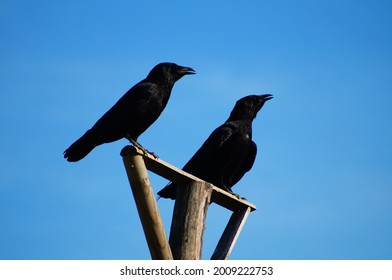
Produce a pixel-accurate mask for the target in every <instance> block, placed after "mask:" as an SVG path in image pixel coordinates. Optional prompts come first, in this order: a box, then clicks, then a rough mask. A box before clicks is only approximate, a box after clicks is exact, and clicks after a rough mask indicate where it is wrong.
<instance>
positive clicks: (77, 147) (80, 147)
mask: <svg viewBox="0 0 392 280" xmlns="http://www.w3.org/2000/svg"><path fill="white" fill-rule="evenodd" d="M96 146H98V145H97V144H96V142H95V140H94V137H93V136H92V135H91V131H90V130H89V131H87V132H86V133H85V134H84V135H83V136H82V137H80V138H79V139H78V140H76V141H75V143H73V144H72V145H71V146H70V147H69V148H68V149H66V150H65V152H64V158H66V159H67V160H68V161H79V160H81V159H82V158H84V157H85V156H87V154H88V153H89V152H91V151H92V150H93V149H94V148H95V147H96Z"/></svg>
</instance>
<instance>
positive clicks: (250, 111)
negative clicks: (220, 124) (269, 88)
mask: <svg viewBox="0 0 392 280" xmlns="http://www.w3.org/2000/svg"><path fill="white" fill-rule="evenodd" d="M271 98H272V94H262V95H248V96H245V97H243V98H241V99H239V100H238V101H237V103H236V104H235V106H234V108H233V110H232V111H231V114H230V117H229V119H228V121H235V120H253V119H254V118H256V115H257V113H258V112H259V111H260V109H261V108H262V107H263V105H264V103H265V102H266V101H268V100H270V99H271Z"/></svg>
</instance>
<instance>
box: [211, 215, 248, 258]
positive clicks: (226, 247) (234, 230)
mask: <svg viewBox="0 0 392 280" xmlns="http://www.w3.org/2000/svg"><path fill="white" fill-rule="evenodd" d="M250 211H251V208H250V207H246V208H245V209H242V210H238V211H234V212H233V214H232V215H231V217H230V220H229V223H228V224H227V226H226V228H225V231H224V232H223V234H222V236H221V238H220V239H219V242H218V245H217V246H216V249H215V251H214V253H213V254H212V257H211V260H227V259H228V258H229V256H230V254H231V251H232V250H233V248H234V245H235V243H236V242H237V239H238V236H239V235H240V232H241V230H242V228H243V226H244V224H245V221H246V219H247V218H248V215H249V213H250Z"/></svg>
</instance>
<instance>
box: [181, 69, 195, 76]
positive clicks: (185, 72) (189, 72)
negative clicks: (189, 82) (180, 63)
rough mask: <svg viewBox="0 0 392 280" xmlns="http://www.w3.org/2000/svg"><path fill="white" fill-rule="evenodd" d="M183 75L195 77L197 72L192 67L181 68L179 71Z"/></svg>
mask: <svg viewBox="0 0 392 280" xmlns="http://www.w3.org/2000/svg"><path fill="white" fill-rule="evenodd" d="M179 72H180V74H181V75H193V74H196V71H195V70H194V69H193V68H191V67H181V68H180V70H179Z"/></svg>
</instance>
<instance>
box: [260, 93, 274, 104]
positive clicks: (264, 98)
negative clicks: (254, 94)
mask: <svg viewBox="0 0 392 280" xmlns="http://www.w3.org/2000/svg"><path fill="white" fill-rule="evenodd" d="M260 97H261V98H262V100H263V101H264V102H265V101H267V100H270V99H272V98H273V95H272V94H262V95H260Z"/></svg>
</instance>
